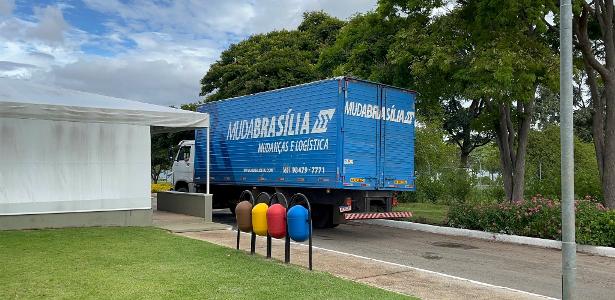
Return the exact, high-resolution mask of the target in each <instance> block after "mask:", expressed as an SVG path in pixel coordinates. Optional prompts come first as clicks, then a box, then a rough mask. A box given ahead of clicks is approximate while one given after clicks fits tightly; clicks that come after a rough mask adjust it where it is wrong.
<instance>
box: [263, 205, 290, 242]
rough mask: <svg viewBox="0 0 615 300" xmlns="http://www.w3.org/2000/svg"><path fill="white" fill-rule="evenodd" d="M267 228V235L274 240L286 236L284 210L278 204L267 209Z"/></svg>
mask: <svg viewBox="0 0 615 300" xmlns="http://www.w3.org/2000/svg"><path fill="white" fill-rule="evenodd" d="M267 226H268V229H267V230H268V231H269V235H270V236H271V237H273V238H276V239H281V238H283V237H285V236H286V208H285V207H284V206H283V205H282V204H279V203H276V204H273V205H271V207H269V209H267Z"/></svg>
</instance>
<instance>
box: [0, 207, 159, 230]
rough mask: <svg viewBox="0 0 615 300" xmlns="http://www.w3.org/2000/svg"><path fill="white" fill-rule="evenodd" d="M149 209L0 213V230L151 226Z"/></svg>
mask: <svg viewBox="0 0 615 300" xmlns="http://www.w3.org/2000/svg"><path fill="white" fill-rule="evenodd" d="M151 225H152V210H151V209H134V210H113V211H93V212H71V213H55V214H32V215H8V216H1V215H0V230H12V229H35V228H61V227H87V226H151Z"/></svg>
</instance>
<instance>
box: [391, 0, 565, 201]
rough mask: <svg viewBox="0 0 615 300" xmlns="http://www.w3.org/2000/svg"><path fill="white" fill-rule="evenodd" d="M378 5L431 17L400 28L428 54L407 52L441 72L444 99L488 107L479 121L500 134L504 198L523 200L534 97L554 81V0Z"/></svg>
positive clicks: (409, 44)
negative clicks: (421, 25)
mask: <svg viewBox="0 0 615 300" xmlns="http://www.w3.org/2000/svg"><path fill="white" fill-rule="evenodd" d="M380 5H381V6H382V7H383V10H385V11H386V10H388V11H389V13H388V16H390V17H400V16H401V17H404V16H408V17H413V16H416V15H418V16H419V17H420V18H423V17H424V16H425V15H428V16H430V18H431V21H430V22H428V27H427V28H426V30H422V29H421V28H416V27H415V28H406V29H405V30H403V31H400V33H399V34H398V40H399V41H400V42H399V43H400V45H401V47H399V48H402V49H404V48H405V49H411V50H409V51H407V52H408V53H418V54H419V55H422V57H420V58H419V59H413V58H411V55H405V56H406V57H409V58H406V60H409V61H411V62H412V63H411V68H413V70H415V71H417V72H421V71H422V72H424V73H426V74H430V75H434V74H436V76H434V77H432V80H433V83H432V84H431V85H432V86H441V87H443V89H442V90H443V91H444V92H442V94H441V95H440V99H447V100H449V101H450V100H457V101H478V102H479V103H482V104H479V106H480V105H484V107H485V108H486V111H485V112H487V114H486V116H484V117H483V118H482V120H481V122H480V123H482V125H483V126H485V127H487V128H491V130H492V132H493V133H494V135H495V137H496V143H497V145H498V149H499V153H500V165H501V168H502V177H503V183H504V190H505V192H506V197H507V199H508V200H510V201H516V200H520V199H522V198H523V189H524V174H525V156H526V151H527V139H528V133H529V130H530V125H531V124H532V116H533V109H534V101H535V95H536V93H537V91H538V89H539V87H541V86H542V87H550V86H554V82H556V81H555V79H556V78H555V77H553V76H552V74H557V73H556V70H557V57H556V55H555V53H556V51H555V49H554V48H553V47H551V44H550V41H551V40H552V39H551V36H550V34H553V30H552V29H551V28H550V27H549V26H548V23H547V22H546V21H545V16H546V15H547V14H548V13H549V12H550V11H554V10H555V7H554V5H553V3H552V2H550V1H544V0H527V1H524V3H519V2H517V1H508V2H498V1H496V2H494V1H488V0H484V1H447V3H444V1H432V0H425V1H401V0H388V1H381V2H380ZM417 40H418V41H417ZM417 50H418V52H417ZM399 52H401V53H403V51H399ZM401 56H402V57H404V55H403V54H402V55H401ZM434 65H435V67H434ZM421 69H422V70H421ZM434 70H435V71H437V72H434ZM466 136H467V135H466Z"/></svg>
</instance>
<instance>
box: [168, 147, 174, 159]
mask: <svg viewBox="0 0 615 300" xmlns="http://www.w3.org/2000/svg"><path fill="white" fill-rule="evenodd" d="M173 154H174V153H173V146H170V147H169V160H170V161H173V156H174V155H173Z"/></svg>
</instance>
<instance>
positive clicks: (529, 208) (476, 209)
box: [448, 195, 615, 247]
mask: <svg viewBox="0 0 615 300" xmlns="http://www.w3.org/2000/svg"><path fill="white" fill-rule="evenodd" d="M575 211H576V227H577V230H576V240H577V243H579V244H586V245H599V246H610V247H615V210H608V209H606V208H605V207H604V206H603V205H602V204H601V203H599V202H597V201H596V200H595V199H593V198H591V197H585V198H584V199H580V200H575ZM448 222H449V226H451V227H459V228H466V229H475V230H484V231H489V232H495V233H504V234H514V235H522V236H531V237H538V238H546V239H556V240H560V239H561V204H560V201H559V200H557V199H548V198H545V197H542V196H541V195H537V196H535V197H532V198H531V199H530V200H525V201H521V202H515V203H500V204H487V205H471V204H467V203H464V204H456V205H453V206H451V207H450V209H449V212H448Z"/></svg>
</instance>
